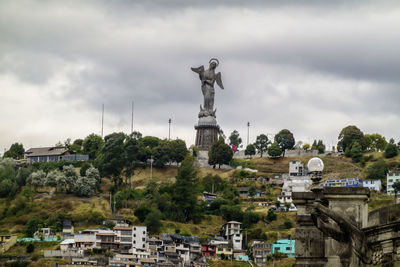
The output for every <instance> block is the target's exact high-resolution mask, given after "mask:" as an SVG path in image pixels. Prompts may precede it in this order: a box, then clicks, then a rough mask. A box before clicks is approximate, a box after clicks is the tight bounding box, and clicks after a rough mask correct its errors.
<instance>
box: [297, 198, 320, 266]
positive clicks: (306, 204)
mask: <svg viewBox="0 0 400 267" xmlns="http://www.w3.org/2000/svg"><path fill="white" fill-rule="evenodd" d="M292 198H293V204H295V205H296V208H297V215H296V231H295V239H296V243H295V254H296V264H295V266H296V267H306V266H313V267H323V266H325V263H326V258H325V241H324V235H323V233H322V232H321V231H320V230H318V229H317V228H316V227H315V226H314V223H313V221H312V219H311V215H310V210H311V208H312V205H313V203H314V200H315V197H314V193H313V192H293V193H292Z"/></svg>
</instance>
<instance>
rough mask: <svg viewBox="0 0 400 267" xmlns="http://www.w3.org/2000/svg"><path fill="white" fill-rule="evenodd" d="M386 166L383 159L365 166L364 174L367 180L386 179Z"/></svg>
mask: <svg viewBox="0 0 400 267" xmlns="http://www.w3.org/2000/svg"><path fill="white" fill-rule="evenodd" d="M387 172H388V165H387V164H386V162H385V161H384V160H383V159H380V160H378V161H377V162H374V163H372V164H370V165H368V166H367V168H366V169H365V174H366V176H365V177H366V178H367V179H381V180H383V179H386V174H387Z"/></svg>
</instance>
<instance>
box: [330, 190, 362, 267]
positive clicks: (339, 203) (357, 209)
mask: <svg viewBox="0 0 400 267" xmlns="http://www.w3.org/2000/svg"><path fill="white" fill-rule="evenodd" d="M368 198H369V189H368V188H363V187H326V188H324V196H323V199H324V200H325V201H326V202H327V203H329V204H328V208H329V209H331V210H333V211H335V212H337V213H339V214H343V215H344V216H346V217H348V218H349V219H350V220H352V221H353V222H355V223H356V224H357V226H358V227H359V228H363V227H366V226H367V225H368ZM325 245H326V247H325V255H326V257H327V260H328V262H327V265H326V266H332V267H333V266H341V265H342V264H341V262H340V258H339V256H338V251H341V250H343V249H345V248H344V247H343V245H342V244H340V243H339V242H337V241H336V240H334V239H332V238H330V237H327V238H326V242H325Z"/></svg>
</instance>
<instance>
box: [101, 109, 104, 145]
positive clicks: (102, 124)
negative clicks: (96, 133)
mask: <svg viewBox="0 0 400 267" xmlns="http://www.w3.org/2000/svg"><path fill="white" fill-rule="evenodd" d="M103 130H104V103H103V106H102V112H101V138H103Z"/></svg>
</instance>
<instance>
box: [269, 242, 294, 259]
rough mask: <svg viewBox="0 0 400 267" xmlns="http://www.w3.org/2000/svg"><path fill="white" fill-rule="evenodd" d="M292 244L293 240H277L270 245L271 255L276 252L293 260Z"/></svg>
mask: <svg viewBox="0 0 400 267" xmlns="http://www.w3.org/2000/svg"><path fill="white" fill-rule="evenodd" d="M294 243H295V240H293V239H278V240H277V241H276V243H275V244H272V253H274V252H275V251H276V252H280V253H284V254H287V255H288V257H289V258H294V257H295V255H294Z"/></svg>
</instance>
